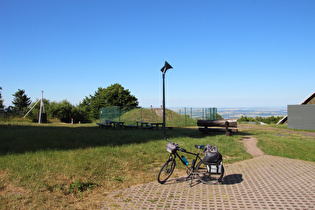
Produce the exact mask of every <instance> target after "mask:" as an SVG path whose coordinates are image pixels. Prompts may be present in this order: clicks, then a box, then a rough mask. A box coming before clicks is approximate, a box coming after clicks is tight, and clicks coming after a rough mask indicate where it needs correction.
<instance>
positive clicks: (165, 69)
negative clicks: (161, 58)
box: [161, 61, 173, 138]
mask: <svg viewBox="0 0 315 210" xmlns="http://www.w3.org/2000/svg"><path fill="white" fill-rule="evenodd" d="M172 68H173V67H172V66H171V65H170V64H169V63H167V62H166V61H165V65H164V66H163V67H162V69H161V72H162V77H163V126H162V127H163V136H164V138H166V130H165V73H166V71H167V70H168V69H172Z"/></svg>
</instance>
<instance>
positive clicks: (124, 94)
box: [79, 83, 139, 119]
mask: <svg viewBox="0 0 315 210" xmlns="http://www.w3.org/2000/svg"><path fill="white" fill-rule="evenodd" d="M138 104H139V103H138V99H137V98H136V97H135V96H134V95H131V93H130V91H129V90H128V89H125V88H124V87H122V86H121V85H120V84H118V83H116V84H113V85H111V86H109V87H107V88H101V87H99V88H98V89H97V91H96V92H95V94H94V96H91V95H90V97H86V98H85V99H83V101H82V103H81V104H80V105H79V106H80V107H81V108H83V109H85V110H86V111H89V112H90V117H91V118H93V119H96V118H98V117H99V109H100V108H104V107H110V106H125V107H137V106H138Z"/></svg>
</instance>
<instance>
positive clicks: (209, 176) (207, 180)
mask: <svg viewBox="0 0 315 210" xmlns="http://www.w3.org/2000/svg"><path fill="white" fill-rule="evenodd" d="M195 171H196V175H197V177H198V179H199V180H200V181H201V182H202V183H204V184H218V183H220V182H222V179H223V175H224V167H223V165H222V166H221V173H210V172H209V170H208V169H207V165H206V164H205V163H204V162H203V161H200V162H199V163H198V164H197V166H196V170H195Z"/></svg>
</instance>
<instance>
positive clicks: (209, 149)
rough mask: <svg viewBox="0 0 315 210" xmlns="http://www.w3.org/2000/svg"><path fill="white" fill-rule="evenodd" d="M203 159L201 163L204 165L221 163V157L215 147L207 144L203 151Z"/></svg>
mask: <svg viewBox="0 0 315 210" xmlns="http://www.w3.org/2000/svg"><path fill="white" fill-rule="evenodd" d="M204 155H205V157H204V159H203V161H204V162H205V163H206V164H210V163H218V162H220V161H222V155H221V154H220V153H219V151H218V148H217V147H216V146H215V145H210V144H208V145H207V146H206V147H205V150H204Z"/></svg>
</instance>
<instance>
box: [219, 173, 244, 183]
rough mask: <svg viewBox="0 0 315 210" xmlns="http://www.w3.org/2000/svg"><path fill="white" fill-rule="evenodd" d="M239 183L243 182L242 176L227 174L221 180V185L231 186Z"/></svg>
mask: <svg viewBox="0 0 315 210" xmlns="http://www.w3.org/2000/svg"><path fill="white" fill-rule="evenodd" d="M241 182H243V175H242V174H229V175H227V176H225V177H224V178H223V181H222V184H224V185H232V184H239V183H241Z"/></svg>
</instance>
